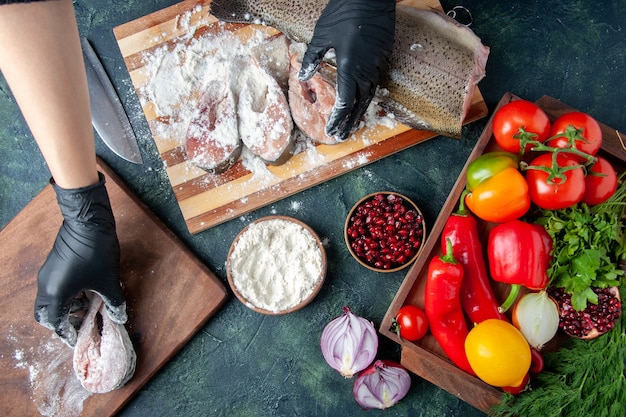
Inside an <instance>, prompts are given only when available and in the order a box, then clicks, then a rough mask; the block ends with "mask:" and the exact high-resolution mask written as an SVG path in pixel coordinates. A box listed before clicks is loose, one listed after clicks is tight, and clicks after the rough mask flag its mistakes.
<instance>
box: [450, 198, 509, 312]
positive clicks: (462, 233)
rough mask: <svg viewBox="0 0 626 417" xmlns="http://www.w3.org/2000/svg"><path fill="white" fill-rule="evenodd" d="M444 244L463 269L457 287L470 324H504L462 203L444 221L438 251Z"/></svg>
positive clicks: (473, 224)
mask: <svg viewBox="0 0 626 417" xmlns="http://www.w3.org/2000/svg"><path fill="white" fill-rule="evenodd" d="M448 240H450V242H451V243H452V255H453V256H454V259H456V260H457V261H458V262H459V263H460V264H461V265H463V270H464V272H465V276H464V278H463V282H462V283H461V305H462V306H463V310H464V311H465V313H466V314H467V315H468V317H469V318H470V320H471V321H472V322H474V323H480V322H481V321H483V320H487V319H500V320H507V321H508V318H507V317H506V315H505V314H504V313H502V312H501V311H500V310H499V304H500V303H499V302H498V300H497V299H496V297H495V295H494V293H493V289H492V288H491V283H490V280H489V275H487V266H486V264H485V257H484V253H483V246H482V244H481V242H480V236H479V234H478V224H477V222H476V218H475V217H474V216H472V215H471V214H470V213H468V212H467V211H466V210H465V204H464V202H463V199H461V201H460V203H459V210H458V211H457V212H456V213H453V214H452V215H451V216H450V217H449V218H448V221H447V222H446V224H445V226H444V227H443V232H442V233H441V245H442V247H444V248H445V247H446V242H447V241H448ZM444 253H445V250H444Z"/></svg>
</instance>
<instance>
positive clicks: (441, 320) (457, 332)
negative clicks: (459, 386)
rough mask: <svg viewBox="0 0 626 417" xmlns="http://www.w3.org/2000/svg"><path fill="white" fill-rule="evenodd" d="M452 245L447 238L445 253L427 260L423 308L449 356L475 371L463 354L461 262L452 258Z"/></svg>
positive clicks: (458, 363) (465, 324)
mask: <svg viewBox="0 0 626 417" xmlns="http://www.w3.org/2000/svg"><path fill="white" fill-rule="evenodd" d="M451 246H452V243H451V242H450V241H448V242H447V249H448V250H447V251H446V254H445V255H443V256H441V257H434V258H433V259H432V260H431V261H430V263H429V264H428V277H427V280H426V289H425V292H424V310H425V311H426V316H427V317H428V322H429V323H430V331H431V333H432V334H433V336H434V337H435V339H436V340H437V342H439V345H440V346H441V348H442V349H443V351H444V352H445V354H446V355H447V356H448V358H450V360H451V361H452V362H453V363H454V364H455V365H456V366H458V367H459V368H461V369H463V370H464V371H465V372H467V373H469V374H471V375H476V374H475V373H474V371H472V367H471V366H470V364H469V361H468V360H467V355H466V354H465V338H466V337H467V334H468V333H469V330H468V328H467V323H466V322H465V316H464V315H463V309H462V307H461V299H460V295H461V282H462V281H463V274H464V272H463V266H462V265H461V264H460V263H458V262H457V261H456V260H455V259H454V256H453V255H452V247H451Z"/></svg>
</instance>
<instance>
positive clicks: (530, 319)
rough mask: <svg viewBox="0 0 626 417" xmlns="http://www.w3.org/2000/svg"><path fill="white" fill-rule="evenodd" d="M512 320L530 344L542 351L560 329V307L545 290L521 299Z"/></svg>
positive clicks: (526, 295)
mask: <svg viewBox="0 0 626 417" xmlns="http://www.w3.org/2000/svg"><path fill="white" fill-rule="evenodd" d="M512 319H513V324H514V325H515V327H517V328H518V329H519V330H520V331H521V332H522V334H523V335H524V337H525V338H526V340H527V341H528V344H529V345H530V346H532V347H534V348H535V349H537V350H541V348H542V347H543V345H545V344H546V343H548V342H549V341H550V340H552V338H553V337H554V336H555V335H556V332H557V330H558V328H559V307H558V305H557V304H556V302H555V301H554V300H553V299H552V298H550V296H549V295H548V293H547V292H546V291H545V290H543V291H539V292H531V293H528V294H524V295H523V296H522V297H521V298H520V299H519V301H518V302H517V304H516V305H515V309H514V310H513V317H512Z"/></svg>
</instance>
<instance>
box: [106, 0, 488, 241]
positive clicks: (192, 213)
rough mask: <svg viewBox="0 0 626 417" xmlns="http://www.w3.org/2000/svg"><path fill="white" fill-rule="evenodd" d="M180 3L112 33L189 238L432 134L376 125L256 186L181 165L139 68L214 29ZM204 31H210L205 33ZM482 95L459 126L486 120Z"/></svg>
mask: <svg viewBox="0 0 626 417" xmlns="http://www.w3.org/2000/svg"><path fill="white" fill-rule="evenodd" d="M198 3H199V2H198V1H197V0H194V1H183V2H181V3H178V4H175V5H173V6H171V7H168V8H166V9H163V10H160V11H158V12H155V13H152V14H150V15H147V16H144V17H141V18H139V19H137V20H134V21H132V22H129V23H126V24H123V25H121V26H118V27H116V28H115V29H114V33H115V37H116V39H117V41H118V45H119V47H120V50H121V52H122V55H123V57H124V60H125V63H126V65H127V67H128V70H129V72H130V75H131V79H132V81H133V85H134V86H135V89H136V91H137V94H138V96H139V98H140V100H141V101H142V103H144V105H143V110H144V113H145V115H146V118H147V120H148V123H149V124H150V126H151V130H152V133H153V137H154V141H155V143H156V146H157V149H158V151H159V153H160V154H161V157H162V159H163V163H164V165H165V168H166V170H167V175H168V177H169V180H170V183H171V185H172V188H173V190H174V194H175V195H176V199H177V201H178V203H179V206H180V209H181V211H182V214H183V217H184V219H185V222H186V224H187V227H188V228H189V231H190V232H191V233H198V232H200V231H202V230H205V229H208V228H210V227H212V226H215V225H217V224H220V223H222V222H225V221H228V220H230V219H233V218H235V217H237V216H240V215H242V214H245V213H247V212H249V211H252V210H255V209H257V208H259V207H263V206H265V205H268V204H271V203H273V202H275V201H277V200H280V199H282V198H285V197H288V196H290V195H293V194H295V193H297V192H299V191H302V190H304V189H307V188H309V187H312V186H314V185H317V184H320V183H322V182H324V181H328V180H330V179H332V178H335V177H337V176H340V175H342V174H344V173H346V172H349V171H352V170H354V169H356V168H359V167H362V166H364V165H366V164H369V163H371V162H374V161H377V160H379V159H381V158H384V157H386V156H389V155H391V154H393V153H396V152H398V151H401V150H403V149H406V148H408V147H410V146H413V145H415V144H417V143H420V142H423V141H425V140H427V139H430V138H433V137H435V136H436V134H435V133H433V132H429V131H423V130H422V131H418V130H411V129H409V128H408V127H406V126H404V125H397V126H396V127H394V128H388V127H384V126H382V125H379V126H376V127H375V128H368V129H367V132H366V133H364V132H357V133H355V134H354V135H352V137H351V138H350V139H349V140H348V141H346V142H344V143H341V144H337V145H320V146H317V147H315V155H314V157H311V155H310V154H309V152H308V151H307V152H301V153H299V154H297V155H295V156H294V157H292V158H291V159H290V160H289V161H288V162H287V163H285V164H283V165H280V166H268V170H269V171H270V172H271V179H269V180H268V178H267V177H265V176H264V178H263V181H259V180H258V178H256V177H255V175H254V173H253V172H251V171H249V170H247V169H246V168H245V167H243V165H242V163H241V162H238V163H236V164H235V165H234V166H233V167H231V168H230V169H229V170H228V171H226V172H225V173H222V174H220V175H212V174H207V173H206V172H204V171H203V170H201V169H199V168H197V167H195V166H194V165H193V164H191V163H190V162H189V161H187V160H186V157H185V153H184V151H183V147H182V143H183V140H184V138H183V137H180V133H177V132H176V130H175V129H172V130H171V132H168V133H167V134H164V133H163V132H162V130H161V131H157V129H156V128H155V123H157V122H158V123H162V118H161V117H158V116H157V114H156V113H155V103H152V102H150V101H149V99H148V98H147V97H146V94H144V93H143V92H142V88H145V87H146V85H147V83H150V82H152V81H151V80H152V79H151V78H150V77H149V75H148V74H147V70H146V68H145V66H146V64H145V56H146V54H150V53H151V52H153V51H155V50H156V49H157V48H160V47H168V48H173V47H174V45H175V44H176V42H180V41H181V40H180V38H177V37H179V36H181V35H186V34H187V32H189V31H190V28H192V30H196V33H201V32H203V30H204V31H206V30H209V31H215V30H222V29H216V26H214V24H215V23H216V22H217V19H215V17H213V16H212V15H211V14H210V1H204V2H201V4H202V6H199V5H198ZM403 3H406V4H408V5H410V6H414V7H421V8H438V9H441V4H440V3H439V1H438V0H412V1H404V2H403ZM210 27H211V28H210ZM224 30H232V31H233V32H235V33H236V34H237V35H238V36H241V37H248V36H251V31H253V32H254V31H260V32H261V33H263V34H264V36H267V37H268V38H270V37H272V36H274V35H275V34H276V33H278V32H277V31H276V30H274V29H271V28H267V27H261V26H256V25H230V26H228V29H224ZM487 112H488V110H487V107H486V105H485V102H484V101H483V98H482V95H481V94H480V92H479V91H478V89H476V94H475V95H474V98H473V104H472V107H471V109H470V111H469V114H468V115H467V117H466V120H465V123H469V122H472V121H474V120H477V119H479V118H481V117H484V116H486V115H487Z"/></svg>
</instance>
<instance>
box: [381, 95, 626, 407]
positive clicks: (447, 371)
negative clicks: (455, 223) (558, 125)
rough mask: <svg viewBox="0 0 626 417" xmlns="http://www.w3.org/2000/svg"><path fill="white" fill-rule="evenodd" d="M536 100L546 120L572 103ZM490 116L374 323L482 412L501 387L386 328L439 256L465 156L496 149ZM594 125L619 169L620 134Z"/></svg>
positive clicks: (427, 344) (416, 368) (499, 289)
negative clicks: (386, 306)
mask: <svg viewBox="0 0 626 417" xmlns="http://www.w3.org/2000/svg"><path fill="white" fill-rule="evenodd" d="M515 99H517V97H515V96H513V95H512V94H510V93H507V94H505V95H504V96H503V98H502V99H501V100H500V102H499V103H498V106H497V107H496V109H495V110H494V114H495V111H497V109H499V108H500V107H502V106H504V105H505V104H506V103H508V102H510V101H511V100H515ZM536 103H537V104H538V105H539V106H540V107H541V108H542V109H543V110H544V111H545V112H546V113H547V114H548V117H549V118H550V119H551V120H554V119H556V118H557V117H558V116H560V115H562V114H564V113H567V112H570V111H574V109H573V108H571V107H569V106H567V105H565V104H563V103H561V102H560V101H558V100H556V99H554V98H551V97H547V96H544V97H542V98H541V99H539V100H538V101H537V102H536ZM491 117H492V118H491V120H490V121H489V124H488V125H487V126H486V127H485V130H484V131H483V133H482V135H481V137H480V138H479V140H478V142H477V143H476V146H475V147H474V149H473V151H472V153H471V154H470V156H469V158H468V161H467V163H466V164H465V166H464V167H463V170H462V171H461V174H460V175H459V178H458V179H457V181H456V183H455V184H454V187H453V188H452V191H451V192H450V195H449V196H448V198H447V200H446V202H445V203H444V206H443V208H442V210H441V212H440V213H439V216H438V217H437V219H436V221H435V224H434V225H433V228H432V230H431V231H430V235H429V237H428V239H427V240H426V242H425V246H424V249H423V251H422V253H421V255H420V256H419V257H418V259H417V260H416V261H415V264H414V265H413V266H412V267H411V269H410V270H409V271H408V273H407V275H406V277H405V279H404V281H403V282H402V285H401V286H400V288H399V290H398V292H397V294H396V296H395V297H394V300H393V301H392V303H391V305H390V307H389V309H388V310H387V313H386V314H385V317H384V318H383V321H382V323H381V326H380V329H379V330H380V332H381V333H382V334H383V335H385V336H387V337H388V338H390V339H392V340H394V341H396V342H398V343H399V344H400V345H401V346H402V355H401V362H402V364H403V365H404V366H406V368H407V369H409V370H410V371H412V372H414V373H416V374H417V375H419V376H421V377H423V378H424V379H427V380H428V381H430V382H432V383H433V384H435V385H437V386H439V387H441V388H443V389H445V390H446V391H448V392H449V393H451V394H453V395H455V396H457V397H458V398H460V399H461V400H463V401H465V402H467V403H469V404H471V405H473V406H474V407H476V408H478V409H480V410H482V411H484V412H486V413H488V411H489V408H490V407H491V406H493V405H494V404H497V403H499V402H500V397H501V396H502V391H501V390H499V389H497V388H495V387H492V386H490V385H487V384H485V383H484V382H482V381H481V380H480V379H478V378H476V377H473V376H471V375H469V374H467V373H466V372H464V371H462V370H461V369H459V368H457V367H456V366H455V365H454V364H453V363H452V362H450V361H449V360H448V359H447V357H446V355H445V354H444V353H443V351H442V349H441V347H440V346H439V344H438V343H437V341H436V340H435V339H434V337H433V336H432V335H431V334H430V333H429V334H427V335H426V336H425V337H424V338H423V339H421V340H420V341H418V342H416V343H413V342H408V341H406V340H401V339H399V338H398V336H397V335H396V334H395V333H393V332H391V331H390V330H389V324H390V323H391V320H392V319H393V318H394V317H395V316H396V314H397V313H398V310H399V309H400V307H402V306H403V305H404V304H415V305H418V306H421V307H423V305H424V287H425V282H426V276H427V273H428V263H429V262H430V260H431V259H432V258H433V257H434V256H440V255H441V254H442V252H441V243H440V242H441V232H442V230H443V227H444V225H445V223H446V221H447V219H448V217H449V216H450V215H451V214H452V213H453V212H454V210H456V208H457V207H458V201H459V198H460V196H461V192H462V191H463V189H464V188H465V183H466V182H465V172H466V170H467V166H468V165H469V163H470V162H471V161H473V160H474V159H476V158H477V157H478V156H480V155H481V154H483V153H485V152H489V151H494V150H502V149H501V148H499V147H498V146H497V144H496V143H495V140H493V139H492V120H493V114H492V116H491ZM600 125H601V127H602V132H603V144H602V149H601V150H600V152H599V155H602V156H604V157H606V158H607V159H610V160H611V161H612V163H613V164H614V166H615V167H616V169H617V170H618V172H619V171H624V169H626V148H624V145H623V144H622V142H621V141H620V139H619V136H621V137H622V138H624V137H626V136H625V135H624V134H620V133H618V132H617V131H616V130H615V129H612V128H609V127H608V126H606V125H604V124H602V123H600ZM487 227H488V223H486V222H481V221H479V230H480V231H484V230H486V229H487ZM483 235H484V233H483ZM483 247H486V245H485V243H483ZM493 287H494V292H495V293H496V295H497V296H500V301H503V299H504V295H506V290H505V287H506V286H504V285H498V283H496V282H493ZM555 344H556V342H555V343H553V344H552V346H546V349H550V348H552V349H554V348H557V346H554V345H555Z"/></svg>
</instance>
